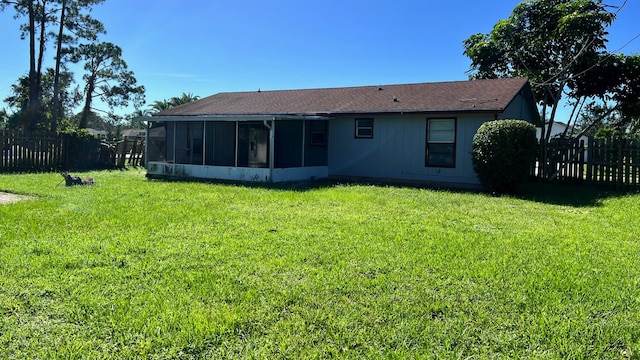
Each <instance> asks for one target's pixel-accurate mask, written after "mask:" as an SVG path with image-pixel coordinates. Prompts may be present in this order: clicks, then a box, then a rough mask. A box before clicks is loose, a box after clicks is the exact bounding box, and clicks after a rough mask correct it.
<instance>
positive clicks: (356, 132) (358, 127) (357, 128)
mask: <svg viewBox="0 0 640 360" xmlns="http://www.w3.org/2000/svg"><path fill="white" fill-rule="evenodd" d="M361 121H371V126H362V125H360V124H359V123H360V122H361ZM373 128H374V121H373V118H356V119H355V122H354V129H355V130H354V134H353V136H354V137H355V138H356V139H373ZM361 130H370V131H371V134H369V135H362V134H361V133H360V131H361Z"/></svg>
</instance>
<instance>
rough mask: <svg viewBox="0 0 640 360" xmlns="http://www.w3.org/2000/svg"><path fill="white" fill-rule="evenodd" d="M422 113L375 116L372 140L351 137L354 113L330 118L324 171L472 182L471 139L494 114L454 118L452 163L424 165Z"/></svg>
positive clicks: (425, 129) (474, 176)
mask: <svg viewBox="0 0 640 360" xmlns="http://www.w3.org/2000/svg"><path fill="white" fill-rule="evenodd" d="M430 117H434V116H427V115H385V116H374V117H373V118H374V135H373V138H372V139H357V138H355V136H354V122H355V118H356V117H355V116H354V117H340V118H337V119H335V120H332V121H331V126H330V131H329V175H331V176H347V177H366V178H380V179H396V180H410V181H426V182H447V183H461V184H477V183H478V180H477V177H476V175H475V172H474V171H473V168H472V165H471V142H472V139H473V136H474V135H475V133H476V131H477V129H478V128H479V127H480V125H481V124H482V123H483V122H485V121H489V120H492V119H493V115H491V114H486V115H458V116H455V115H451V114H449V115H441V116H438V117H456V118H457V132H456V166H455V168H435V167H426V166H425V151H426V131H427V118H430Z"/></svg>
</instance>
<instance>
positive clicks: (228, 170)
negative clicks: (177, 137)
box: [147, 162, 329, 182]
mask: <svg viewBox="0 0 640 360" xmlns="http://www.w3.org/2000/svg"><path fill="white" fill-rule="evenodd" d="M328 173H329V172H328V168H327V167H326V166H318V167H306V168H291V169H274V170H273V173H272V174H271V173H270V171H269V169H264V168H239V167H229V166H203V165H186V164H170V163H162V162H149V163H148V164H147V175H148V176H152V177H153V176H158V177H176V178H198V179H218V180H231V181H250V182H287V181H306V180H312V179H322V178H326V177H327V176H328ZM271 177H272V178H273V181H271V179H270V178H271Z"/></svg>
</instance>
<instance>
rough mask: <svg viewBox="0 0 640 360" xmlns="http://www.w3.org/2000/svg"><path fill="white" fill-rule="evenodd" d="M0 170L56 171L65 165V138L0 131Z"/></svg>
mask: <svg viewBox="0 0 640 360" xmlns="http://www.w3.org/2000/svg"><path fill="white" fill-rule="evenodd" d="M0 149H1V150H2V153H1V155H0V172H32V171H56V170H60V169H63V168H64V167H65V165H66V162H67V159H66V158H65V153H64V149H65V138H64V137H62V136H51V135H25V134H22V133H18V132H9V131H0Z"/></svg>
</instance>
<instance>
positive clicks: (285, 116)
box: [147, 78, 540, 186]
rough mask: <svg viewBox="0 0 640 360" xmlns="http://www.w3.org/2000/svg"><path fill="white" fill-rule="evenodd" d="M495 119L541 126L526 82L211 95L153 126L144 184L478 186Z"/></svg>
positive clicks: (150, 126) (163, 114) (165, 115)
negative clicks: (478, 142) (148, 180)
mask: <svg viewBox="0 0 640 360" xmlns="http://www.w3.org/2000/svg"><path fill="white" fill-rule="evenodd" d="M494 119H522V120H526V121H529V122H532V123H538V122H539V121H540V119H539V115H538V111H537V108H536V106H535V102H534V99H533V95H532V92H531V88H530V85H529V82H528V81H527V79H524V78H512V79H491V80H474V81H455V82H439V83H419V84H402V85H382V86H362V87H345V88H328V89H306V90H281V91H260V90H258V91H253V92H233V93H219V94H216V95H213V96H210V97H206V98H203V99H200V100H197V101H194V102H191V103H188V104H185V105H181V106H178V107H174V108H171V109H168V110H165V111H162V112H160V113H157V114H156V115H154V116H153V118H152V119H151V121H150V122H149V123H148V131H147V134H148V135H147V176H149V177H193V178H204V179H223V180H237V181H255V182H286V181H300V180H309V179H321V178H348V179H365V180H382V181H401V182H416V183H431V184H447V185H450V186H477V184H478V183H479V182H478V179H477V177H476V175H475V173H474V171H473V167H472V164H471V147H472V139H473V136H474V135H475V133H476V131H477V129H478V127H480V125H481V124H482V123H484V122H486V121H489V120H494Z"/></svg>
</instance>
